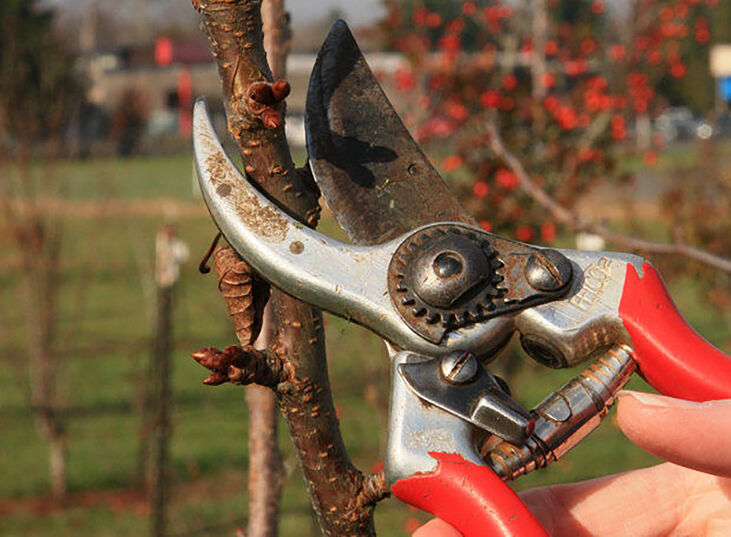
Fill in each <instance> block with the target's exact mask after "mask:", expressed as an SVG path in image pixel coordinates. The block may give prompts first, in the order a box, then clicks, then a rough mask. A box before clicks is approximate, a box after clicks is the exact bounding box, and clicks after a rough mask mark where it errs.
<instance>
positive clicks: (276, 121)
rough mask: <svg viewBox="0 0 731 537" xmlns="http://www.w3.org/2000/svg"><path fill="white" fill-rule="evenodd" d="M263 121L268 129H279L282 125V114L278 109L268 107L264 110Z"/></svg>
mask: <svg viewBox="0 0 731 537" xmlns="http://www.w3.org/2000/svg"><path fill="white" fill-rule="evenodd" d="M261 122H262V123H263V124H264V126H265V127H266V128H267V129H278V128H279V127H280V126H281V125H282V116H280V115H279V112H277V111H276V110H274V109H271V108H268V109H266V110H264V111H263V112H262V114H261Z"/></svg>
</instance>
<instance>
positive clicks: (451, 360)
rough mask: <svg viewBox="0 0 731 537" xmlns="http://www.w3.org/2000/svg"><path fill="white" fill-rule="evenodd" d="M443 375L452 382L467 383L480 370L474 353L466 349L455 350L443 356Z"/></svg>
mask: <svg viewBox="0 0 731 537" xmlns="http://www.w3.org/2000/svg"><path fill="white" fill-rule="evenodd" d="M440 365H441V369H442V376H443V377H444V380H446V381H447V382H449V383H450V384H467V383H468V382H470V381H472V380H474V378H475V377H476V376H477V373H478V372H479V369H478V368H479V364H478V363H477V358H475V356H474V354H471V353H469V352H464V351H458V352H453V353H451V354H448V355H446V356H445V357H444V358H442V362H441V364H440Z"/></svg>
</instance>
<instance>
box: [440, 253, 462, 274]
mask: <svg viewBox="0 0 731 537" xmlns="http://www.w3.org/2000/svg"><path fill="white" fill-rule="evenodd" d="M463 269H464V263H463V262H462V259H461V258H460V257H459V256H458V255H457V254H455V253H454V252H442V253H441V254H439V255H438V256H437V258H436V259H435V260H434V272H435V273H436V275H437V276H439V277H440V278H442V279H447V278H452V277H453V276H457V275H458V274H461V273H462V270H463Z"/></svg>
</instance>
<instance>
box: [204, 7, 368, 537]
mask: <svg viewBox="0 0 731 537" xmlns="http://www.w3.org/2000/svg"><path fill="white" fill-rule="evenodd" d="M193 4H194V6H195V7H197V8H198V10H199V11H200V13H201V16H202V20H203V25H204V28H205V30H206V33H207V34H208V38H209V42H210V44H211V48H212V50H213V55H214V57H215V58H216V61H217V63H218V68H219V75H220V77H221V81H222V84H223V89H224V94H225V97H226V110H227V117H228V125H229V130H230V132H231V133H232V135H233V137H234V139H235V140H236V142H237V144H238V146H239V148H240V151H241V153H242V157H243V161H244V166H245V170H246V173H247V174H248V176H249V178H250V179H251V180H252V181H253V182H254V183H255V184H257V185H258V186H259V187H260V188H261V190H262V191H263V192H265V193H266V194H267V195H268V196H269V197H270V198H271V199H272V200H274V202H275V203H277V204H278V205H279V206H280V207H282V208H283V209H284V210H286V211H287V212H289V213H290V214H291V215H292V216H293V217H295V218H298V219H299V220H300V221H303V222H305V223H306V224H307V225H310V226H313V227H314V225H315V224H316V223H317V219H318V217H319V212H320V207H319V205H318V203H317V197H318V194H317V189H316V187H315V186H314V184H313V182H312V179H311V177H310V176H309V175H308V174H305V173H298V172H297V170H296V169H295V167H294V164H293V162H292V157H291V154H290V152H289V147H288V145H287V142H286V139H285V137H284V124H283V120H282V117H283V112H284V107H283V103H282V98H281V96H280V94H278V89H277V88H278V87H279V88H283V87H284V86H283V84H282V83H274V84H272V76H271V72H270V70H269V66H268V65H267V63H266V59H265V55H264V47H263V43H262V21H261V14H260V7H261V2H260V0H215V1H214V0H209V1H206V0H200V1H194V2H193ZM277 97H280V98H277ZM258 105H262V106H261V107H259V106H258ZM275 114H276V115H275ZM272 118H273V119H272ZM271 304H272V307H273V310H274V316H275V319H276V322H275V325H276V327H277V328H276V335H275V338H274V343H273V344H272V346H271V347H270V351H271V352H273V353H274V355H276V356H277V357H278V359H279V360H281V362H282V364H283V369H284V370H286V372H287V376H286V381H285V382H279V383H278V384H277V385H276V386H275V390H276V394H277V402H278V405H279V409H280V411H281V413H282V414H283V415H284V418H285V420H286V421H287V425H288V426H289V431H290V435H291V437H292V440H293V442H294V445H295V449H296V452H297V455H298V458H299V461H300V466H301V467H302V470H303V474H304V478H305V481H306V484H307V489H308V491H309V493H310V497H311V499H312V503H313V506H314V508H315V511H316V513H317V516H318V520H319V523H320V527H321V529H322V531H323V533H324V534H325V535H356V536H357V535H374V534H375V528H374V525H373V517H372V514H373V504H372V503H371V502H363V503H362V504H357V503H356V504H354V503H353V498H357V497H361V496H362V493H363V491H364V490H368V489H369V483H371V480H369V479H367V478H366V477H365V476H364V475H363V474H362V473H361V472H360V471H358V470H357V469H356V468H355V467H354V466H353V465H352V463H351V462H350V459H349V457H348V454H347V452H346V450H345V446H344V443H343V439H342V436H341V433H340V428H339V423H338V420H337V417H336V415H335V407H334V403H333V400H332V393H331V389H330V383H329V379H328V373H327V362H326V356H325V345H324V333H323V326H322V314H321V313H320V312H319V311H318V310H316V309H314V308H312V307H311V306H309V305H307V304H303V303H301V302H299V301H297V300H295V299H294V298H292V297H289V296H287V295H285V294H283V293H281V292H279V291H276V290H273V291H272V297H271ZM226 374H228V370H227V372H226ZM217 378H219V379H220V378H221V377H217ZM376 496H380V495H376ZM366 497H370V496H369V495H368V494H366ZM374 497H375V496H374Z"/></svg>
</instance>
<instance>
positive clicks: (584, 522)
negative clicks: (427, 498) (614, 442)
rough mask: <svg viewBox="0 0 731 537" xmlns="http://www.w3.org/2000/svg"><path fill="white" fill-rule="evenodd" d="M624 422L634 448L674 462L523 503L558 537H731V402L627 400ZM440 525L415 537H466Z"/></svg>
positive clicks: (625, 395)
mask: <svg viewBox="0 0 731 537" xmlns="http://www.w3.org/2000/svg"><path fill="white" fill-rule="evenodd" d="M617 419H618V421H619V426H620V428H621V429H622V432H624V434H625V435H626V436H627V438H629V439H630V440H631V441H632V442H634V443H635V444H637V445H638V446H640V447H641V448H643V449H645V450H646V451H649V452H650V453H652V454H654V455H657V456H658V457H661V458H662V459H664V460H666V461H668V462H667V463H665V464H660V465H657V466H653V467H650V468H644V469H641V470H633V471H631V472H626V473H623V474H618V475H611V476H607V477H602V478H599V479H593V480H591V481H585V482H582V483H573V484H567V485H554V486H550V487H541V488H537V489H531V490H527V491H525V492H523V493H521V494H520V497H521V499H522V500H523V501H524V502H525V504H526V505H527V506H528V507H529V508H530V510H531V511H533V513H534V514H535V515H536V517H537V518H538V520H540V522H541V524H543V526H544V527H545V528H546V530H547V531H548V533H549V534H550V535H552V536H566V535H571V536H573V537H616V536H619V535H626V536H631V537H728V536H729V535H731V434H730V433H729V431H731V399H729V400H724V401H710V402H707V403H692V402H688V401H681V400H679V399H673V398H671V397H665V396H662V395H654V394H645V393H638V392H631V391H624V392H620V397H619V403H618V409H617ZM460 535H461V534H460V533H459V532H458V531H457V530H455V529H454V528H452V527H451V526H450V525H448V524H447V523H446V522H443V521H441V520H438V519H435V520H432V521H431V522H429V523H427V524H425V525H424V526H422V527H421V528H419V529H418V530H417V531H416V532H414V534H413V537H459V536H460Z"/></svg>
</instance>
